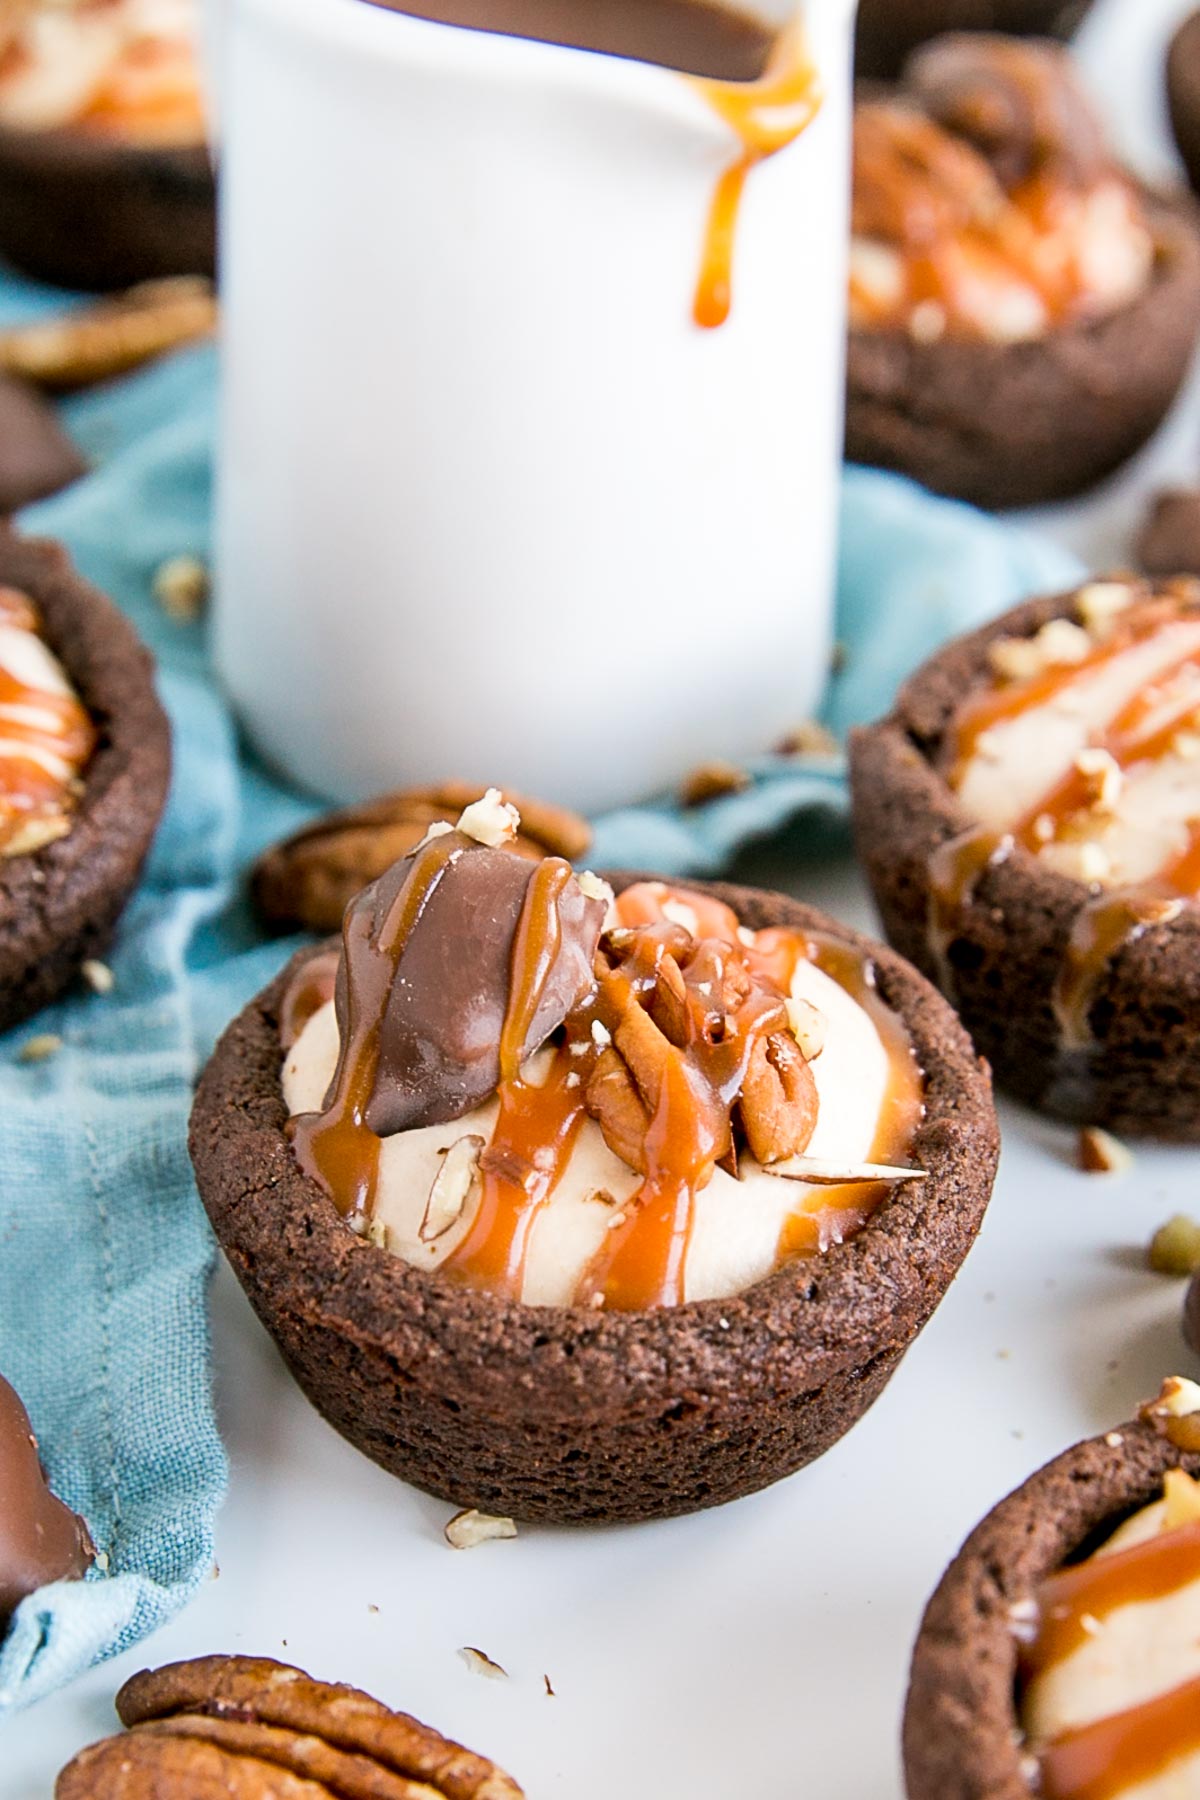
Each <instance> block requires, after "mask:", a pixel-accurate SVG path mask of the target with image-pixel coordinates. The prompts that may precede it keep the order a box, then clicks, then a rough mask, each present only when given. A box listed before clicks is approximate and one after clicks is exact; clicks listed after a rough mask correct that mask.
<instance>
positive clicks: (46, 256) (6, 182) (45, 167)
mask: <svg viewBox="0 0 1200 1800" xmlns="http://www.w3.org/2000/svg"><path fill="white" fill-rule="evenodd" d="M0 255H3V256H4V257H6V258H7V259H8V261H9V262H12V263H14V264H15V265H16V267H17V268H19V269H23V270H24V271H25V273H26V274H27V275H36V276H37V277H38V278H39V279H40V280H42V281H52V282H55V283H57V284H58V285H59V286H60V287H73V288H90V289H97V290H102V289H107V288H121V287H132V285H133V284H134V282H137V281H148V280H151V279H153V278H154V277H156V276H162V275H211V274H212V273H213V271H214V268H215V265H216V204H215V193H214V186H213V176H212V167H211V164H210V162H209V157H208V151H207V150H206V149H205V148H204V147H203V145H187V146H182V147H171V146H167V147H164V148H144V147H142V146H140V145H125V144H119V143H108V142H100V141H97V140H96V139H94V138H91V137H88V136H87V135H86V134H85V133H83V132H78V131H45V132H33V131H22V132H16V131H3V130H0Z"/></svg>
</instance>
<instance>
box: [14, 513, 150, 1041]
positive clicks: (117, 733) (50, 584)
mask: <svg viewBox="0 0 1200 1800" xmlns="http://www.w3.org/2000/svg"><path fill="white" fill-rule="evenodd" d="M0 587H9V588H14V589H17V590H19V591H20V592H21V593H23V594H26V595H28V596H29V598H30V599H31V600H33V601H34V602H35V603H36V605H37V608H38V610H39V612H40V615H41V622H42V633H43V636H44V638H45V641H46V643H47V644H48V646H49V648H50V649H51V650H52V651H53V652H54V654H55V655H56V656H57V657H58V658H59V660H60V662H61V663H62V666H63V668H64V670H65V671H66V673H67V675H68V676H69V677H70V679H71V681H72V683H73V685H74V687H75V690H76V692H77V693H78V695H79V698H80V700H81V701H82V703H83V705H84V707H85V708H86V709H87V712H88V713H89V715H90V717H91V720H92V724H93V726H94V728H95V731H96V746H95V749H94V751H93V752H92V755H91V758H90V760H89V761H88V763H87V766H86V769H85V771H84V776H83V789H82V793H81V795H80V798H79V803H78V806H77V808H76V810H75V811H74V812H73V814H72V815H71V826H70V829H69V831H67V833H66V835H65V836H62V837H58V838H57V839H55V840H54V841H53V842H51V843H47V844H44V845H43V846H42V847H41V848H40V849H34V850H30V851H27V852H24V853H21V854H11V855H6V856H0V1030H7V1029H8V1028H9V1027H10V1026H12V1025H15V1024H17V1023H18V1022H19V1021H20V1020H22V1019H25V1018H28V1017H29V1015H30V1014H31V1013H35V1012H37V1011H38V1009H39V1008H40V1007H42V1006H45V1005H46V1004H47V1003H48V1002H49V1001H51V1000H53V999H54V998H55V997H56V996H57V995H58V994H60V993H61V992H62V990H63V989H64V988H65V987H66V986H67V985H68V984H69V983H70V982H71V981H72V980H73V979H74V977H75V976H76V974H77V973H78V971H79V968H80V965H81V963H83V962H84V961H85V960H86V959H87V958H88V957H93V956H97V955H98V954H99V953H100V952H101V951H103V950H104V948H105V947H106V945H107V943H108V941H109V939H110V937H111V936H112V932H113V929H114V927H115V925H116V922H117V919H118V917H119V915H120V913H121V910H122V908H123V907H124V905H125V902H126V901H127V899H128V898H129V894H130V892H131V890H132V888H133V886H134V884H135V883H136V881H137V879H138V875H139V873H140V871H141V867H142V864H143V862H144V860H145V857H146V853H147V851H148V850H149V848H150V843H151V840H152V839H153V836H154V832H155V828H156V827H157V825H158V820H159V816H160V814H161V813H162V809H163V805H164V802H165V800H166V793H167V783H168V779H169V775H170V763H171V752H170V732H169V727H168V724H167V718H166V714H165V713H164V712H163V709H162V707H161V706H160V704H159V702H158V698H157V696H156V695H155V692H154V684H153V678H152V670H153V664H152V661H151V658H150V655H149V652H148V651H147V650H146V649H145V648H144V646H143V645H142V644H141V643H140V641H139V640H138V637H137V635H136V633H135V632H134V630H133V627H132V626H131V625H130V623H129V621H128V620H127V619H126V618H125V617H124V615H123V614H122V613H120V612H119V611H118V610H117V608H116V607H115V606H114V605H113V603H112V602H111V600H109V599H107V598H106V596H105V595H104V594H102V593H101V592H100V591H99V589H98V588H95V587H93V586H92V585H91V584H90V582H86V581H84V580H83V578H82V576H80V575H79V574H78V573H77V572H76V570H75V569H74V568H73V567H72V565H71V562H70V560H69V558H68V557H67V554H66V552H65V550H63V549H62V548H61V546H60V545H57V544H54V543H50V542H47V541H42V540H38V539H29V538H22V537H20V536H18V535H17V534H16V533H15V532H12V531H10V530H9V529H8V528H7V527H0Z"/></svg>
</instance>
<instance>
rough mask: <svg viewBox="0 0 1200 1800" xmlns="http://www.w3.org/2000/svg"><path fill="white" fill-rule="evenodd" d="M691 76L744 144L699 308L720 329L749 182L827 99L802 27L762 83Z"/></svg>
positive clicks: (719, 206)
mask: <svg viewBox="0 0 1200 1800" xmlns="http://www.w3.org/2000/svg"><path fill="white" fill-rule="evenodd" d="M690 79H691V80H692V81H693V83H694V85H695V86H696V87H697V88H698V90H699V92H700V93H701V94H702V95H703V97H704V99H705V100H706V101H707V102H708V104H709V105H710V106H711V107H712V108H713V111H714V112H716V113H718V114H719V115H720V117H721V118H722V119H724V121H725V123H726V124H727V125H730V126H732V128H733V130H734V131H735V132H736V133H737V136H738V138H739V139H740V141H741V146H742V148H741V151H740V152H739V154H738V156H737V157H736V158H735V160H734V161H733V162H732V163H730V165H729V167H728V168H727V169H726V170H725V171H724V172H723V174H722V175H721V178H720V180H719V181H718V182H717V186H716V191H715V192H714V194H713V199H712V205H711V207H710V209H709V215H708V226H707V230H706V232H705V239H704V254H703V258H702V260H701V264H700V277H699V280H698V282H697V284H696V295H695V300H694V303H693V308H692V313H693V317H694V319H695V321H696V324H697V325H700V326H703V327H704V328H705V329H706V330H713V329H715V328H716V327H717V326H720V325H724V323H725V321H726V320H727V319H728V317H729V314H730V311H731V310H732V306H733V260H734V248H735V245H736V240H737V227H738V219H739V217H740V214H741V204H742V195H743V193H744V191H745V186H746V178H747V176H748V175H749V173H750V171H751V169H753V168H754V167H755V165H756V164H758V163H760V162H765V161H766V159H767V158H768V157H770V156H775V155H777V154H778V152H779V151H780V150H783V149H786V147H787V146H788V145H789V144H792V143H794V142H795V141H796V139H797V138H798V137H800V136H801V135H802V133H803V132H804V131H806V130H807V129H808V127H809V125H810V124H811V123H812V121H813V120H814V119H815V118H816V116H817V113H818V112H819V111H820V108H821V102H822V100H823V98H824V95H823V93H822V89H821V81H820V77H819V75H818V74H817V71H816V69H815V68H814V66H813V63H812V60H811V58H810V56H809V54H808V49H807V45H806V43H805V39H804V33H803V30H802V27H801V26H800V24H799V23H798V22H797V23H796V24H795V25H793V26H792V27H791V28H789V29H788V30H786V31H784V32H783V33H781V34H780V36H779V38H778V39H777V41H776V44H775V47H774V49H773V51H772V53H771V58H770V61H769V62H768V64H767V67H766V69H765V71H764V72H763V74H762V75H761V76H760V77H759V79H758V80H757V81H736V82H735V81H711V80H705V79H702V78H700V77H691V78H690Z"/></svg>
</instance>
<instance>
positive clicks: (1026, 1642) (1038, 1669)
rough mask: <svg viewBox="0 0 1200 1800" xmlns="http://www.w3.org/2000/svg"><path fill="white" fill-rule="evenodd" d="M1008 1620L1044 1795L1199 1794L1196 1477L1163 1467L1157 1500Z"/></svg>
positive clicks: (1111, 1799)
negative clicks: (1016, 1639)
mask: <svg viewBox="0 0 1200 1800" xmlns="http://www.w3.org/2000/svg"><path fill="white" fill-rule="evenodd" d="M1189 1385H1190V1384H1189ZM1014 1629H1015V1630H1016V1632H1017V1634H1018V1636H1019V1638H1020V1639H1021V1663H1022V1671H1023V1680H1022V1688H1021V1704H1020V1713H1021V1724H1022V1728H1023V1731H1024V1734H1025V1738H1026V1743H1027V1746H1028V1750H1029V1752H1030V1755H1031V1756H1032V1757H1033V1758H1034V1760H1035V1764H1036V1780H1035V1781H1034V1783H1033V1785H1034V1787H1035V1791H1036V1792H1037V1793H1038V1794H1040V1795H1041V1796H1043V1800H1121V1797H1123V1796H1129V1797H1130V1800H1132V1797H1133V1796H1135V1795H1136V1800H1191V1797H1192V1796H1194V1795H1195V1794H1196V1793H1198V1792H1200V1483H1198V1482H1196V1481H1194V1480H1193V1479H1192V1478H1191V1476H1189V1475H1188V1474H1186V1473H1185V1472H1184V1471H1183V1470H1182V1469H1172V1470H1169V1471H1168V1473H1167V1476H1166V1479H1165V1483H1164V1492H1163V1497H1162V1498H1161V1499H1159V1500H1156V1501H1154V1502H1153V1503H1152V1504H1151V1505H1149V1506H1145V1507H1143V1508H1142V1509H1141V1511H1139V1512H1137V1513H1135V1514H1134V1515H1133V1517H1132V1518H1129V1519H1127V1520H1126V1521H1125V1522H1124V1523H1123V1524H1122V1525H1120V1526H1119V1527H1118V1528H1117V1529H1116V1530H1115V1531H1114V1532H1113V1533H1112V1534H1111V1535H1110V1536H1109V1537H1108V1539H1107V1540H1106V1541H1105V1542H1104V1543H1103V1544H1102V1545H1101V1546H1100V1548H1099V1549H1098V1550H1096V1551H1095V1552H1094V1553H1093V1554H1092V1555H1091V1556H1089V1557H1087V1558H1086V1559H1085V1560H1084V1561H1082V1562H1079V1563H1072V1564H1069V1565H1068V1566H1067V1567H1065V1568H1063V1569H1060V1570H1059V1571H1058V1572H1057V1574H1055V1575H1052V1576H1051V1577H1050V1579H1049V1580H1048V1581H1045V1582H1043V1584H1042V1586H1041V1587H1040V1589H1039V1590H1038V1593H1037V1596H1036V1598H1035V1599H1034V1600H1033V1601H1031V1602H1030V1603H1029V1604H1028V1605H1027V1606H1023V1607H1018V1608H1017V1609H1016V1611H1015V1615H1014ZM1032 1772H1033V1771H1032V1770H1031V1773H1032Z"/></svg>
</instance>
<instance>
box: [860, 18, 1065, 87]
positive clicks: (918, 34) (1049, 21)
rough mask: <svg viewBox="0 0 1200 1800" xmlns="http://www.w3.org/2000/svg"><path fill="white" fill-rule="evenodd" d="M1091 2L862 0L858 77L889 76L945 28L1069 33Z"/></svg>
mask: <svg viewBox="0 0 1200 1800" xmlns="http://www.w3.org/2000/svg"><path fill="white" fill-rule="evenodd" d="M1089 4H1090V0H860V3H859V8H858V24H857V27H856V30H855V36H854V67H855V72H856V73H857V74H859V75H865V76H869V77H871V78H872V79H875V80H890V79H891V78H892V77H893V76H896V75H898V74H899V73H900V70H901V68H902V67H903V65H904V63H905V61H906V59H907V57H908V54H909V52H910V51H912V50H915V49H916V47H917V45H918V44H923V43H924V42H925V41H926V39H928V38H932V37H938V36H939V35H940V34H941V33H942V32H943V31H1008V32H1014V33H1016V34H1018V35H1020V36H1022V37H1030V36H1038V37H1069V36H1070V35H1071V33H1072V32H1073V31H1074V30H1075V27H1076V26H1077V25H1078V24H1079V22H1080V20H1081V19H1082V18H1083V16H1084V14H1085V13H1086V12H1087V10H1088V6H1089Z"/></svg>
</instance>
